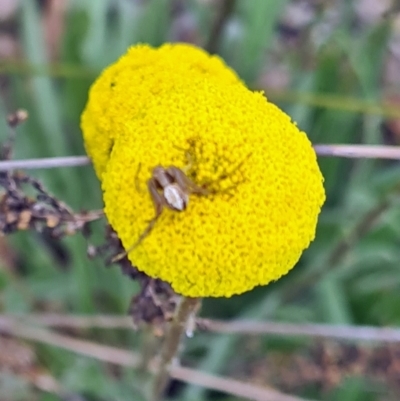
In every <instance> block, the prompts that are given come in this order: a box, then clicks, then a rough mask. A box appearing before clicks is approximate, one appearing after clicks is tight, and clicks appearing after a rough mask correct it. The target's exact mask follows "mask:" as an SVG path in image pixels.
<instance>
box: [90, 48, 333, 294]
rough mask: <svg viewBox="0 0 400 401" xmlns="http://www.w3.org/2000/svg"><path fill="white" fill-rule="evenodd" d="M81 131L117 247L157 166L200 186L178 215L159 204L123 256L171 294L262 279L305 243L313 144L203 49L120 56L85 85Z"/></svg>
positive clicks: (310, 231)
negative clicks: (174, 169) (158, 211)
mask: <svg viewBox="0 0 400 401" xmlns="http://www.w3.org/2000/svg"><path fill="white" fill-rule="evenodd" d="M82 130H83V133H84V139H85V146H86V149H87V152H88V154H89V156H90V157H91V159H92V160H93V164H94V167H95V170H96V173H97V175H98V177H99V179H100V180H101V182H102V189H103V192H104V203H105V213H106V215H107V218H108V220H109V222H110V224H111V225H112V227H113V228H114V230H115V231H116V232H117V233H118V236H119V237H120V239H121V241H122V243H123V245H124V247H125V249H129V248H130V247H131V246H132V244H134V243H135V242H137V240H138V238H140V237H141V235H142V234H143V232H144V231H145V230H146V228H147V227H148V224H149V222H150V221H151V220H152V219H153V218H154V216H155V210H154V204H153V202H152V198H151V196H150V193H149V191H148V189H147V184H146V183H147V181H148V180H149V179H150V178H151V176H152V172H153V168H154V167H156V166H162V167H165V168H167V167H170V166H174V167H177V168H179V169H181V170H182V171H183V172H184V173H185V174H186V176H187V177H188V178H189V179H190V180H191V181H193V182H194V183H195V184H196V185H197V186H199V187H201V188H203V189H204V190H205V191H204V192H205V193H204V194H193V193H192V194H191V195H190V200H189V204H188V207H187V209H186V210H184V211H182V212H177V211H173V210H170V209H169V208H164V210H163V211H162V213H161V215H160V217H159V219H158V220H157V221H156V223H155V225H154V228H153V229H152V231H151V232H150V233H149V234H148V235H147V236H146V237H145V238H144V239H143V241H142V242H140V244H139V245H138V246H137V247H135V248H134V249H133V250H132V251H131V252H129V254H128V257H129V259H130V261H131V262H132V264H133V265H135V266H137V268H138V269H139V270H141V271H143V272H145V273H146V274H147V275H149V276H151V277H154V278H160V279H162V280H164V281H167V282H169V283H171V285H172V287H173V288H174V290H175V291H176V292H177V293H180V294H182V295H185V296H191V297H204V296H213V297H221V296H224V297H229V296H231V295H233V294H240V293H243V292H245V291H248V290H250V289H252V288H253V287H255V286H257V285H265V284H268V283H269V282H270V281H273V280H277V279H278V278H280V277H281V276H282V275H284V274H286V273H287V272H288V271H289V270H290V269H291V268H292V267H293V266H294V265H295V263H296V262H297V261H298V259H299V258H300V255H301V253H302V251H303V250H304V249H305V248H307V247H308V245H309V244H310V242H311V241H312V240H313V239H314V235H315V228H316V224H317V218H318V214H319V212H320V209H321V206H322V204H323V202H324V200H325V192H324V188H323V185H322V182H323V178H322V175H321V172H320V170H319V168H318V164H317V161H316V155H315V152H314V150H313V149H312V146H311V143H310V141H309V140H308V139H307V136H306V135H305V133H303V132H301V131H299V129H298V128H297V127H296V125H295V124H294V123H293V122H291V120H290V118H289V117H288V116H287V115H286V114H285V113H284V112H282V111H281V110H280V109H278V108H277V107H276V106H275V105H273V104H272V103H269V102H268V101H267V100H266V99H265V97H264V96H263V94H262V93H260V92H252V91H250V90H249V89H247V88H246V87H245V86H244V84H243V83H242V82H241V81H240V79H239V78H238V77H237V76H236V74H235V73H234V72H233V71H232V70H231V69H229V68H228V67H227V66H226V65H225V64H224V63H223V62H222V61H221V59H219V58H218V57H215V56H210V55H208V54H207V53H206V52H205V51H203V50H201V49H198V48H196V47H193V46H190V45H184V44H166V45H164V46H162V47H160V48H158V49H154V48H151V47H149V46H146V45H139V46H134V47H132V48H131V49H129V51H128V53H127V54H126V55H124V56H123V57H121V58H120V59H119V60H118V61H117V62H116V63H115V64H113V65H111V66H110V67H108V68H107V69H106V70H105V71H104V72H103V73H102V75H101V76H100V77H99V78H98V79H97V81H96V82H95V83H94V85H93V86H92V88H91V90H90V96H89V101H88V104H87V106H86V109H85V111H84V113H83V115H82ZM161 195H162V193H161Z"/></svg>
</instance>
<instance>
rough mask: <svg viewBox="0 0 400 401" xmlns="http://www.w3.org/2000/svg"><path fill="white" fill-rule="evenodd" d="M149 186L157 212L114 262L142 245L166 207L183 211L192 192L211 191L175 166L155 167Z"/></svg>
mask: <svg viewBox="0 0 400 401" xmlns="http://www.w3.org/2000/svg"><path fill="white" fill-rule="evenodd" d="M147 188H148V190H149V193H150V196H151V199H152V201H153V204H154V208H155V211H156V214H155V216H154V217H153V218H152V219H151V220H150V223H149V224H148V226H147V227H146V229H145V230H144V231H143V233H142V234H141V235H140V237H139V238H138V240H137V241H136V242H135V243H134V244H133V245H132V246H131V247H130V248H129V249H127V250H126V251H124V252H121V253H119V254H118V255H116V256H114V257H113V258H112V260H111V262H113V263H114V262H117V261H119V260H121V259H122V258H123V257H125V256H126V255H128V253H130V252H131V251H133V250H134V249H135V248H136V247H137V246H138V245H140V243H141V242H142V241H143V240H144V239H145V238H146V237H147V236H148V235H149V234H150V232H151V230H152V229H153V228H154V225H155V224H156V222H157V220H158V219H159V217H160V216H161V213H162V212H163V210H164V208H165V207H167V208H168V209H170V210H173V211H176V212H182V211H183V210H185V209H186V208H187V205H188V203H189V195H190V194H197V195H207V194H208V193H209V192H208V191H207V190H206V189H204V188H201V187H199V186H197V185H196V184H195V183H194V182H193V181H191V180H190V179H189V178H188V177H187V176H186V175H185V173H184V172H183V171H182V170H181V169H179V168H178V167H174V166H171V167H168V168H164V167H162V166H156V167H154V169H153V172H152V176H151V178H150V179H149V180H148V181H147Z"/></svg>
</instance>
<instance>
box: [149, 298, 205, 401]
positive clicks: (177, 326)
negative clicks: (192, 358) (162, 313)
mask: <svg viewBox="0 0 400 401" xmlns="http://www.w3.org/2000/svg"><path fill="white" fill-rule="evenodd" d="M199 304H200V299H199V298H189V297H183V298H181V300H180V302H179V304H178V306H177V308H176V311H175V314H174V317H173V319H172V321H171V323H170V326H169V327H168V331H167V334H166V337H165V340H164V343H163V345H162V348H161V356H160V365H159V367H158V371H157V373H156V377H155V379H154V383H153V388H152V397H151V400H152V401H159V400H161V397H162V395H163V393H164V391H165V388H166V387H167V385H168V381H169V368H170V366H171V364H172V363H173V362H174V359H175V358H176V357H177V354H178V351H179V346H180V345H181V343H182V339H183V335H184V333H185V331H186V329H187V325H188V322H189V319H191V318H192V317H193V314H194V313H196V311H197V309H198V306H199Z"/></svg>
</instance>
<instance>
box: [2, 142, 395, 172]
mask: <svg viewBox="0 0 400 401" xmlns="http://www.w3.org/2000/svg"><path fill="white" fill-rule="evenodd" d="M314 149H315V152H316V154H317V155H318V156H321V157H344V158H350V159H388V160H400V147H398V146H384V145H340V144H337V145H336V144H331V145H314ZM88 164H90V160H89V158H88V157H87V156H66V157H48V158H43V159H26V160H5V161H0V171H8V170H15V169H21V170H33V169H46V168H56V167H76V166H86V165H88Z"/></svg>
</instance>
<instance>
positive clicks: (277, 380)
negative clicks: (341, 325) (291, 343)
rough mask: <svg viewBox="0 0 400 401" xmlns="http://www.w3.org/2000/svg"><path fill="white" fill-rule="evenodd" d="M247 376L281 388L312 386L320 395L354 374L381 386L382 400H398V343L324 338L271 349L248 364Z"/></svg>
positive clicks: (399, 372)
mask: <svg viewBox="0 0 400 401" xmlns="http://www.w3.org/2000/svg"><path fill="white" fill-rule="evenodd" d="M246 370H247V371H248V369H246ZM249 376H250V377H251V378H252V380H253V381H255V382H260V381H261V382H264V383H265V382H268V383H272V384H273V385H275V386H278V387H279V388H280V389H282V390H284V391H288V392H296V391H302V390H304V389H305V388H314V389H316V390H317V391H318V392H320V393H321V394H326V393H329V392H330V391H332V390H334V389H335V388H338V387H339V386H340V385H341V384H342V383H343V382H344V381H345V379H346V378H349V377H358V378H363V379H364V380H365V381H366V382H368V383H369V384H370V390H371V391H373V389H374V388H375V390H377V389H378V391H379V389H380V390H382V389H385V391H384V392H383V393H382V396H384V398H383V399H385V400H391V399H392V398H390V397H392V396H393V397H394V399H399V397H400V346H399V345H398V344H390V345H382V346H379V347H368V346H361V345H358V346H356V345H349V344H340V343H334V342H331V341H325V342H319V343H318V344H316V345H313V346H312V347H311V348H308V349H305V347H303V348H302V349H301V351H294V352H278V351H271V352H269V353H268V356H267V357H266V358H265V357H264V358H263V359H259V360H258V361H254V362H253V363H252V366H251V367H250V372H249ZM387 396H389V398H387Z"/></svg>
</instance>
